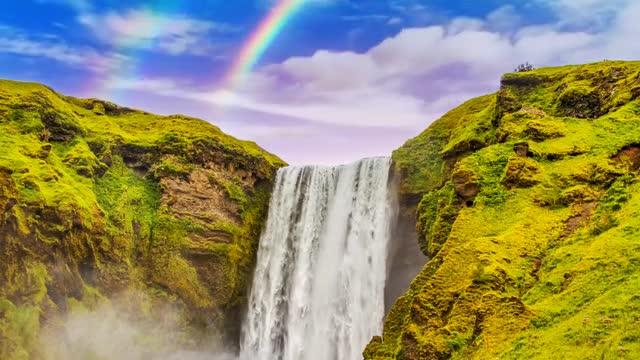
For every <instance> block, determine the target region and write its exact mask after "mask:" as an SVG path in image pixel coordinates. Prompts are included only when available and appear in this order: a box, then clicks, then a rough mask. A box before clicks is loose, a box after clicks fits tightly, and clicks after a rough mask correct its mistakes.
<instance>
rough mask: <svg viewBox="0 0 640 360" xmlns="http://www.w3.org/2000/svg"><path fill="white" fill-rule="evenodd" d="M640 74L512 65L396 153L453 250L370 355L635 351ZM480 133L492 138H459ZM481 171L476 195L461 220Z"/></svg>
mask: <svg viewBox="0 0 640 360" xmlns="http://www.w3.org/2000/svg"><path fill="white" fill-rule="evenodd" d="M638 74H640V63H638V62H604V63H597V64H589V65H582V66H569V67H560V68H549V69H539V70H535V71H531V72H526V73H516V74H507V75H505V76H504V77H503V79H502V86H501V90H500V91H499V92H498V93H497V94H495V95H489V96H487V97H483V98H479V99H475V100H471V101H470V102H467V103H465V104H463V105H462V106H460V107H459V108H457V109H455V110H453V111H451V112H450V113H448V114H447V115H445V116H444V117H443V118H442V119H440V120H438V121H436V122H434V123H433V125H432V126H431V127H430V128H429V129H427V130H426V131H425V132H423V133H422V134H421V135H419V136H418V137H417V138H416V139H413V140H411V141H409V142H408V143H407V144H406V145H405V146H403V147H402V148H401V149H399V150H397V151H396V152H395V153H394V160H396V162H397V165H396V166H397V168H398V169H399V170H400V171H401V172H400V175H401V176H402V177H403V181H404V188H403V191H404V192H406V193H411V194H414V195H419V196H420V197H422V202H421V203H420V205H419V206H418V209H417V217H418V228H419V229H420V234H421V239H420V241H422V245H423V247H424V246H425V245H426V244H428V241H437V242H438V243H439V244H441V247H440V249H439V251H437V253H434V254H432V255H434V256H433V258H432V259H431V260H430V261H429V263H428V264H427V265H426V266H425V268H424V269H423V270H422V272H421V273H420V274H419V275H418V276H417V277H416V279H415V280H414V281H413V283H412V284H411V287H410V289H409V291H408V292H407V293H406V294H405V295H404V296H403V297H401V298H400V299H398V300H397V301H396V303H395V305H394V306H393V307H392V308H391V310H390V312H389V315H388V316H387V318H386V320H385V325H384V332H383V334H382V335H383V336H382V337H381V338H376V339H374V341H372V343H371V344H370V345H369V346H368V347H367V349H366V351H365V358H366V359H405V360H407V359H431V358H433V359H448V358H452V359H551V358H566V359H601V358H616V359H617V358H620V359H632V358H634V354H636V353H637V352H638V351H639V350H638V349H639V346H640V343H639V342H638V341H637V340H638V336H637V334H636V331H635V330H634V329H635V328H634V325H633V324H635V323H637V321H638V319H640V307H638V306H637V304H636V302H637V301H638V299H639V298H638V296H639V295H638V291H637V289H638V288H640V287H639V285H638V279H639V278H638V274H639V273H640V272H638V266H639V265H640V260H639V259H638V256H637V254H638V251H637V250H638V242H637V239H638V238H639V236H640V230H639V229H640V224H638V219H639V218H638V216H637V209H638V206H640V204H638V203H637V202H638V201H640V200H639V199H637V198H636V197H635V196H634V194H635V193H637V191H638V189H639V188H638V186H640V185H639V184H638V183H637V182H636V181H635V179H636V178H637V176H638V175H637V166H636V165H635V164H636V161H638V160H639V159H640V156H639V155H638V154H637V153H636V152H637V150H636V149H635V147H636V145H634V144H638V143H640V131H639V130H638V129H640V126H639V125H640V111H638V109H639V105H640V102H639V99H638V96H639V95H640V92H639V91H638V90H637V77H638ZM634 89H636V90H634ZM487 107H489V108H491V107H493V110H492V111H493V112H492V117H491V125H490V126H484V127H483V126H482V125H481V124H485V125H486V122H484V121H485V120H483V119H485V116H486V114H487ZM451 114H454V116H452V115H451ZM456 124H460V128H458V127H456ZM478 129H482V130H481V131H480V133H478ZM482 131H484V133H482ZM463 134H466V135H463ZM469 134H477V136H475V135H474V136H475V138H482V137H483V136H484V139H487V141H484V142H479V143H482V146H477V147H466V148H465V147H462V148H460V147H459V145H457V144H459V143H461V142H460V141H458V140H456V139H459V138H461V137H467V138H469V136H467V135H469ZM494 136H495V138H494ZM494 139H495V140H494ZM463 148H464V151H459V152H458V151H455V150H453V149H463ZM452 151H453V152H452ZM454 154H455V155H454ZM460 174H463V175H464V176H462V180H461V176H460ZM456 181H457V183H456ZM468 183H473V184H476V185H474V186H475V187H476V188H475V189H478V190H479V191H478V193H477V195H476V196H475V198H474V199H473V201H472V202H470V203H468V204H464V206H460V208H459V209H458V210H457V211H455V214H456V215H455V216H449V217H448V218H447V216H446V215H447V214H449V212H448V211H447V209H452V208H451V204H455V203H456V202H459V201H460V196H466V195H467V194H466V192H465V191H466V190H468V188H465V187H463V186H459V189H458V194H456V191H455V190H456V187H454V185H464V184H468ZM458 204H459V203H458ZM450 214H454V212H451V213H450ZM443 215H444V216H443ZM439 217H440V218H443V217H445V218H447V219H448V221H446V225H447V226H446V227H440V228H441V229H444V230H445V231H442V232H438V231H434V230H433V229H435V228H437V227H435V224H436V223H437V221H438V219H439ZM427 247H428V246H427Z"/></svg>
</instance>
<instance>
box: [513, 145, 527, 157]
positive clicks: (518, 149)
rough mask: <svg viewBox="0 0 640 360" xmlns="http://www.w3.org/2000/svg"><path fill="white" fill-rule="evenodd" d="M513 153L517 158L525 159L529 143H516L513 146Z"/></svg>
mask: <svg viewBox="0 0 640 360" xmlns="http://www.w3.org/2000/svg"><path fill="white" fill-rule="evenodd" d="M513 151H515V153H516V155H517V156H518V157H527V155H528V154H529V143H526V142H519V143H516V144H514V145H513Z"/></svg>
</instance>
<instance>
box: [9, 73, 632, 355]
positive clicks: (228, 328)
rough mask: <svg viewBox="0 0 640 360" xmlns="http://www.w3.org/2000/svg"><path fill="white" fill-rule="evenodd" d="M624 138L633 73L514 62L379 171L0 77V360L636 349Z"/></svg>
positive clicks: (373, 163)
mask: <svg viewBox="0 0 640 360" xmlns="http://www.w3.org/2000/svg"><path fill="white" fill-rule="evenodd" d="M639 124H640V64H639V63H638V62H617V61H616V62H614V61H605V62H600V63H594V64H587V65H579V66H565V67H558V68H545V69H538V70H528V71H523V72H518V73H511V74H506V75H504V76H503V78H502V79H501V82H500V89H499V91H497V92H496V93H493V94H488V95H485V96H481V97H478V98H474V99H471V100H469V101H467V102H465V103H464V104H462V105H460V106H459V107H457V108H455V109H453V110H451V111H450V112H449V113H447V114H445V115H444V116H443V117H441V118H440V119H438V120H436V121H434V122H433V123H431V124H430V125H429V127H428V128H427V129H426V130H425V131H424V132H422V133H421V134H419V135H418V136H416V137H415V138H414V139H411V140H408V141H407V142H406V144H404V145H403V146H402V147H400V148H399V149H397V150H396V151H395V152H394V153H393V154H392V156H391V158H386V157H385V158H372V159H364V160H361V161H359V162H356V163H354V164H350V165H343V166H337V167H321V166H286V163H285V162H284V161H283V160H281V159H279V158H278V157H277V156H275V155H273V154H270V153H268V152H267V151H265V150H263V149H261V148H260V147H258V146H257V145H256V144H255V143H251V142H246V141H241V140H237V139H235V138H233V137H231V136H229V135H226V134H224V133H223V132H222V131H220V130H219V129H218V128H216V127H214V126H212V125H210V124H208V123H206V122H204V121H201V120H197V119H193V118H189V117H186V116H182V115H172V116H157V115H153V114H149V113H147V112H144V111H139V110H134V109H129V108H124V107H120V106H117V105H115V104H112V103H109V102H105V101H101V100H97V99H77V98H72V97H68V96H64V95H61V94H58V93H56V92H54V91H53V90H51V89H49V88H47V87H45V86H43V85H39V84H31V83H21V82H14V81H8V80H2V81H0V147H2V149H3V151H2V152H0V210H1V211H2V216H1V217H0V358H1V359H19V360H21V359H38V360H40V359H46V360H58V359H100V360H111V359H115V358H118V359H121V358H124V359H127V360H129V359H131V360H137V359H146V358H153V359H175V358H179V359H198V360H200V359H209V358H216V357H214V356H222V358H223V359H225V360H226V358H231V359H235V358H238V357H239V358H240V359H241V360H248V359H258V360H267V359H282V360H285V359H286V360H290V359H309V360H324V359H340V360H342V359H358V358H362V357H364V358H365V359H367V360H369V359H375V360H382V359H404V360H413V359H416V360H417V359H420V360H424V359H427V360H443V359H524V358H527V359H550V358H566V359H601V358H605V359H609V358H611V359H634V358H635V355H636V354H638V353H640V341H639V339H640V332H639V330H638V326H637V324H638V322H639V321H640V307H639V306H638V300H639V299H640V295H639V294H638V290H637V289H640V277H639V276H638V274H640V242H639V241H638V239H640V220H639V219H640V217H639V216H638V210H637V209H639V208H640V198H639V197H638V196H637V194H638V193H639V192H640V182H638V176H639V175H638V172H639V170H640V131H638V129H639V128H640V127H639V126H638V125H639ZM409 283H410V284H409ZM102 325H104V326H102ZM114 329H115V330H114ZM118 335H119V336H118ZM124 335H126V336H124ZM96 339H103V340H104V342H99V341H98V342H96V341H95V340H96ZM122 349H126V351H123V350H122ZM227 352H228V353H229V354H228V355H225V354H221V353H227Z"/></svg>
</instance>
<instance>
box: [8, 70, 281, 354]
mask: <svg viewBox="0 0 640 360" xmlns="http://www.w3.org/2000/svg"><path fill="white" fill-rule="evenodd" d="M0 144H2V147H3V151H2V152H1V153H0V210H1V211H2V216H1V217H0V358H2V359H23V358H24V359H26V358H40V357H42V354H39V353H38V348H39V339H38V334H39V332H40V329H45V328H47V329H51V328H55V327H56V326H60V324H61V322H62V319H63V318H64V317H65V315H66V314H67V313H68V312H69V311H71V310H74V311H77V310H78V309H83V311H87V310H92V309H95V308H97V307H100V306H104V305H105V304H107V305H108V304H111V303H112V301H115V300H114V299H116V298H121V297H123V295H122V294H139V295H136V296H128V300H127V311H128V313H129V315H128V316H131V317H133V318H141V317H145V315H142V314H161V313H162V312H163V310H162V309H165V308H166V307H167V306H170V307H171V308H173V309H181V310H180V318H181V320H180V321H179V323H180V324H183V325H182V327H181V328H180V329H181V330H180V331H181V332H182V333H184V334H183V336H182V337H181V338H184V339H187V340H188V341H187V344H186V345H185V347H186V348H187V349H188V348H190V347H193V348H197V347H198V341H197V339H199V338H203V337H202V336H201V335H202V334H205V333H206V334H216V333H218V334H221V336H223V337H225V338H226V339H228V340H230V341H229V343H230V344H231V345H232V346H233V343H234V342H237V339H238V336H239V335H238V333H239V326H240V321H239V318H240V315H241V314H240V309H241V307H242V305H243V304H244V301H245V295H246V291H247V288H248V284H249V283H250V282H249V280H250V276H251V272H252V266H253V263H254V261H255V256H256V249H257V241H258V236H259V232H260V230H261V227H262V223H263V221H264V219H265V216H266V212H267V206H268V201H269V192H270V189H271V183H272V180H273V178H274V175H275V171H276V169H277V168H278V167H281V166H283V165H284V163H283V162H282V161H281V160H280V159H278V158H277V157H275V156H273V155H271V154H269V153H267V152H266V151H264V150H262V149H260V148H259V147H258V146H257V145H256V144H254V143H250V142H244V141H240V140H237V139H234V138H232V137H230V136H228V135H226V134H224V133H222V132H221V131H220V130H219V129H218V128H216V127H214V126H212V125H210V124H208V123H206V122H204V121H202V120H198V119H193V118H189V117H185V116H179V115H176V116H170V117H161V116H156V115H153V114H149V113H145V112H141V111H137V110H133V109H127V108H122V107H118V106H117V105H114V104H111V103H108V102H103V101H99V100H94V99H89V100H85V99H75V98H70V97H65V96H61V95H59V94H57V93H55V92H53V91H52V90H50V89H48V88H46V87H44V86H41V85H37V84H26V83H18V82H12V81H0ZM149 316H151V315H149Z"/></svg>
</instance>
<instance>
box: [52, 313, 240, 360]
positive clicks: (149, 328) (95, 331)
mask: <svg viewBox="0 0 640 360" xmlns="http://www.w3.org/2000/svg"><path fill="white" fill-rule="evenodd" d="M158 310H159V309H155V308H154V309H153V311H152V313H153V316H152V317H150V316H144V315H141V314H139V313H135V312H132V311H130V310H129V309H126V308H123V307H121V306H118V305H113V304H105V305H102V306H100V307H99V308H97V309H95V310H92V311H88V310H82V309H81V310H74V311H71V312H70V313H71V314H70V315H68V316H67V317H66V318H64V319H62V321H61V322H59V323H57V324H53V325H52V326H49V327H48V328H47V329H44V331H43V335H42V337H41V350H42V353H41V355H42V356H41V357H42V358H43V359H46V360H156V359H157V360H205V359H206V360H235V359H237V356H235V355H233V354H231V353H230V352H228V351H226V350H225V347H224V346H223V344H222V342H221V341H220V340H219V338H218V337H216V336H212V335H207V336H206V337H202V336H201V335H194V334H192V333H189V332H188V331H187V330H186V329H187V324H186V322H185V320H184V317H183V316H182V315H181V312H180V311H179V310H178V309H175V308H173V307H171V306H163V307H162V308H161V309H160V311H158Z"/></svg>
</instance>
